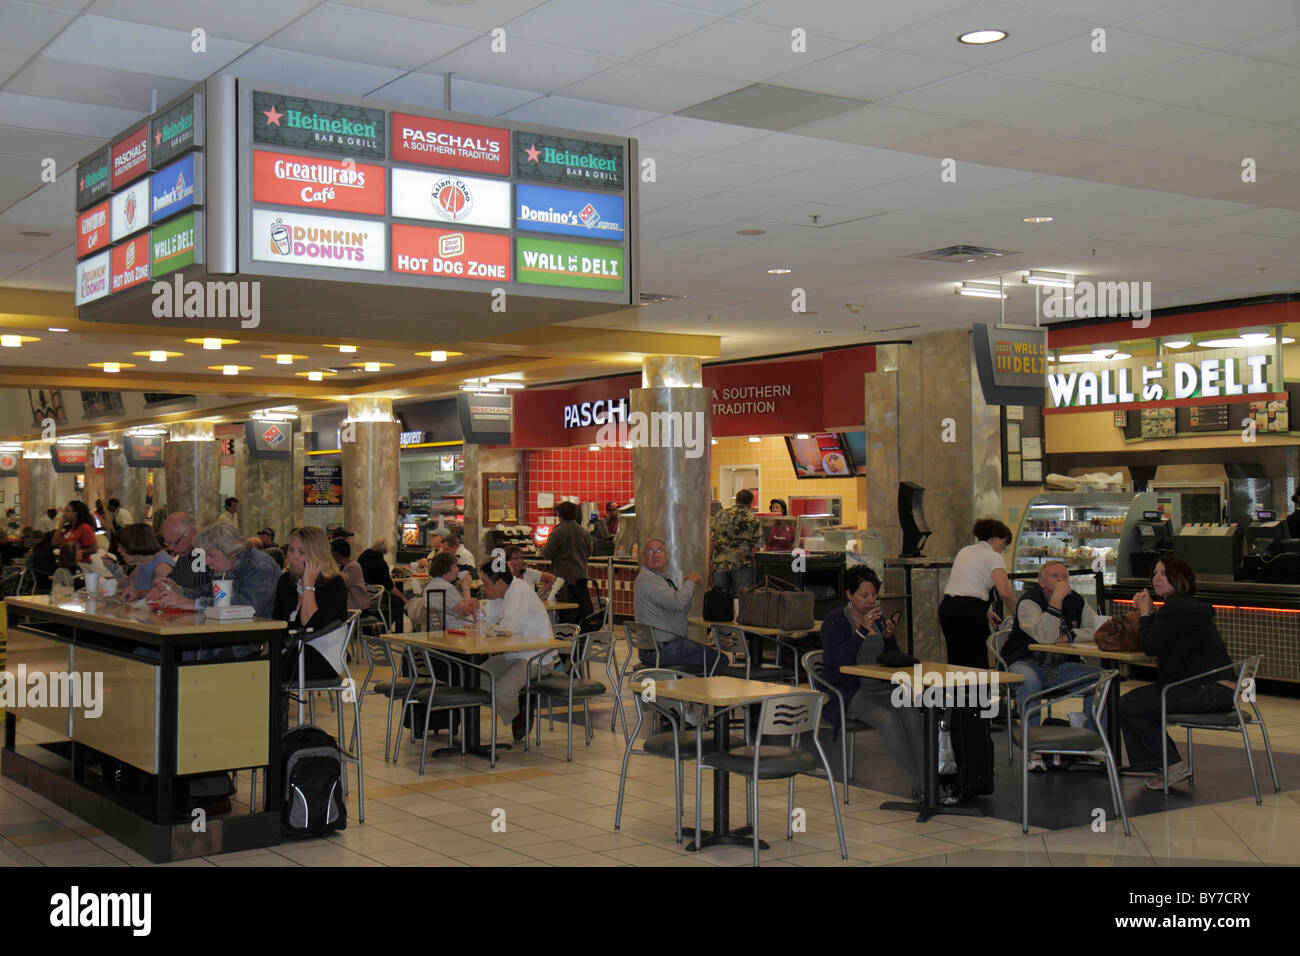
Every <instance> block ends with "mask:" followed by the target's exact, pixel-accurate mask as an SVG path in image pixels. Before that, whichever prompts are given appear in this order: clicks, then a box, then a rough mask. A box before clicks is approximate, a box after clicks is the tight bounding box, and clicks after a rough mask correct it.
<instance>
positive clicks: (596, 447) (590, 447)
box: [587, 445, 600, 451]
mask: <svg viewBox="0 0 1300 956" xmlns="http://www.w3.org/2000/svg"><path fill="white" fill-rule="evenodd" d="M587 451H600V446H599V445H588V446H587Z"/></svg>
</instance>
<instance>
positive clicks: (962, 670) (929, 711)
mask: <svg viewBox="0 0 1300 956" xmlns="http://www.w3.org/2000/svg"><path fill="white" fill-rule="evenodd" d="M915 666H917V665H913V666H912V667H886V666H884V665H883V664H849V665H846V666H844V667H841V668H840V673H841V674H852V675H853V676H855V677H873V678H875V679H876V680H885V681H889V682H890V683H893V684H902V683H904V681H906V683H908V684H909V685H910V684H911V683H912V679H913V677H914V675H915V673H916V672H915V670H914V669H913V668H914V667H915ZM919 666H920V668H921V682H922V685H923V686H922V687H921V688H919V689H918V688H913V691H914V693H915V694H916V696H920V691H921V690H924V689H925V687H929V686H934V687H942V688H943V689H944V690H945V691H947V690H950V689H952V688H955V687H957V686H959V685H960V686H963V687H970V686H972V685H975V686H978V684H979V682H981V681H983V682H987V683H992V682H993V681H997V682H998V683H1001V684H1020V683H1023V682H1024V680H1025V675H1024V674H1016V673H1007V672H1005V671H995V670H988V669H986V668H981V667H961V666H960V665H957V664H944V663H940V662H938V661H920V662H919ZM900 677H901V678H903V680H900V679H898V678H900ZM913 702H914V703H915V698H914V701H913ZM921 706H922V710H923V712H924V715H925V730H924V731H923V733H924V735H925V740H924V747H925V750H924V756H923V757H922V759H923V760H924V761H925V767H924V773H925V793H924V794H922V802H920V803H912V802H902V801H889V802H887V803H882V804H881V805H880V809H882V810H917V811H919V812H920V816H918V817H917V818H916V819H917V822H918V823H924V822H925V821H926V820H928V819H930V817H932V816H934V815H936V814H940V813H948V814H956V815H958V816H966V817H982V816H984V811H983V810H981V809H980V808H979V807H962V806H957V807H945V806H944V805H943V804H941V803H939V711H940V710H942V709H943V707H942V706H939V707H932V706H926V703H925V698H924V697H922V698H921ZM844 772H846V773H847V772H848V771H847V769H846V770H845V771H844Z"/></svg>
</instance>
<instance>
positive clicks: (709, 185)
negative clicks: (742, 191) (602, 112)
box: [646, 153, 780, 190]
mask: <svg viewBox="0 0 1300 956" xmlns="http://www.w3.org/2000/svg"><path fill="white" fill-rule="evenodd" d="M646 155H653V154H651V153H646ZM671 175H672V178H673V180H674V181H676V182H680V183H681V184H682V185H685V186H690V187H692V188H695V189H710V190H713V189H730V188H731V187H733V186H743V185H746V184H748V183H758V182H766V181H769V180H773V179H775V178H776V177H778V176H780V171H779V170H776V169H773V168H772V167H771V166H752V165H742V164H740V163H725V162H722V161H721V160H717V159H714V158H713V157H712V156H706V157H703V158H701V159H694V160H691V161H690V162H689V163H683V164H682V165H681V166H678V167H676V168H675V169H674V170H672V173H671Z"/></svg>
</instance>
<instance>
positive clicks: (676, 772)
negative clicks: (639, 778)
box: [614, 667, 699, 843]
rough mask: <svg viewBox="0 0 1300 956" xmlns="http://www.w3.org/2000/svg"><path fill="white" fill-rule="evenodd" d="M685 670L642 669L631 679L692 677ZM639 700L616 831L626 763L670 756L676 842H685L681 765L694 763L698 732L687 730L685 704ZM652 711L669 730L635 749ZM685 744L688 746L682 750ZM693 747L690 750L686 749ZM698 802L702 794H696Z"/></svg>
mask: <svg viewBox="0 0 1300 956" xmlns="http://www.w3.org/2000/svg"><path fill="white" fill-rule="evenodd" d="M690 676H691V675H690V674H687V673H685V672H683V671H674V670H668V669H666V668H653V667H649V668H643V669H642V670H639V671H634V672H633V673H632V675H631V678H630V680H632V681H647V680H654V681H667V680H680V679H682V678H683V677H690ZM634 699H635V701H636V726H635V727H633V728H632V732H631V733H630V734H629V735H628V738H627V747H626V749H625V750H624V751H623V767H622V769H621V770H620V771H619V777H618V804H617V806H616V807H615V810H614V829H615V830H617V829H618V828H619V826H620V825H621V824H622V822H623V791H624V789H625V788H626V787H627V764H628V760H629V759H631V758H632V757H667V758H670V759H671V760H672V761H673V784H674V787H673V793H674V795H675V796H676V799H677V842H678V843H681V842H682V802H683V801H682V762H683V761H685V760H691V759H693V758H694V756H695V751H696V749H698V748H690V745H691V744H692V743H696V741H695V740H694V738H695V737H696V736H698V734H699V730H698V729H696V728H693V727H692V728H685V729H683V725H684V723H685V713H684V705H683V704H681V703H678V702H677V701H667V702H665V703H662V704H661V703H659V702H658V701H653V700H645V699H644V698H642V696H641V695H640V694H637V695H636V696H635V697H634ZM647 711H650V712H652V713H654V714H656V715H658V716H659V717H661V718H662V719H664V720H666V721H667V722H668V727H669V729H668V730H667V731H664V732H662V733H658V734H654V735H652V736H650V737H648V738H646V741H645V743H644V744H642V746H641V749H640V750H637V749H636V742H637V737H638V735H639V734H640V733H641V725H642V724H644V723H645V717H646V712H647ZM683 744H685V747H683ZM686 748H690V749H686ZM696 799H697V800H698V799H699V795H698V794H697V795H696Z"/></svg>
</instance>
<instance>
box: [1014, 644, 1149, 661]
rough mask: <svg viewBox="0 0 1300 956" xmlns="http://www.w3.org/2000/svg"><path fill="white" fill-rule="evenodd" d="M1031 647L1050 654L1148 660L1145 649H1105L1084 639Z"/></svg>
mask: <svg viewBox="0 0 1300 956" xmlns="http://www.w3.org/2000/svg"><path fill="white" fill-rule="evenodd" d="M1029 649H1030V650H1031V651H1042V652H1045V653H1048V654H1077V655H1078V656H1079V657H1091V658H1094V659H1096V660H1101V661H1124V662H1128V663H1132V662H1133V661H1142V660H1147V654H1146V653H1145V652H1144V651H1105V650H1102V649H1101V648H1100V647H1098V646H1097V645H1096V644H1093V643H1089V642H1084V641H1076V642H1075V643H1073V644H1030V645H1029Z"/></svg>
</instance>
